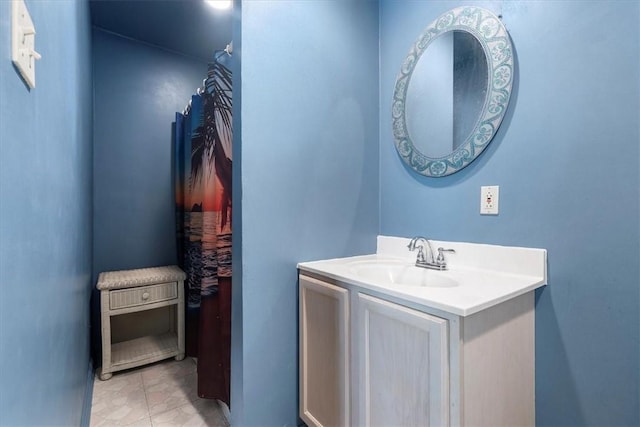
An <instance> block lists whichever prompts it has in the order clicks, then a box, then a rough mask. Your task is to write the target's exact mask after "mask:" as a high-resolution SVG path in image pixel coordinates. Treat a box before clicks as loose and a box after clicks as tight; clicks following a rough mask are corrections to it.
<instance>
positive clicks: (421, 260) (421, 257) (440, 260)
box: [407, 236, 456, 271]
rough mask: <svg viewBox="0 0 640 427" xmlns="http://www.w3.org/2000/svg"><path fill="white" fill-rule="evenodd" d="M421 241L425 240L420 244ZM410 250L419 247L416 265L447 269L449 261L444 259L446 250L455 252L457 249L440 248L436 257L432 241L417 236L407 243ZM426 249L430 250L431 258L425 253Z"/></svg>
mask: <svg viewBox="0 0 640 427" xmlns="http://www.w3.org/2000/svg"><path fill="white" fill-rule="evenodd" d="M419 242H424V243H422V244H419ZM407 248H409V250H410V251H412V252H413V251H415V250H416V248H418V256H417V257H416V267H422V268H429V269H432V270H439V271H442V270H446V269H447V262H446V260H445V259H444V252H450V253H455V252H456V251H455V250H453V249H445V248H438V257H437V258H434V256H433V248H432V247H431V242H430V241H429V239H426V238H424V237H422V236H416V237H414V238H413V239H411V241H410V242H409V244H408V245H407ZM425 249H428V250H429V258H428V259H427V257H426V256H425V254H424V251H425Z"/></svg>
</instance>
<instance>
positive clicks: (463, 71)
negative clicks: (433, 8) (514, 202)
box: [392, 6, 514, 177]
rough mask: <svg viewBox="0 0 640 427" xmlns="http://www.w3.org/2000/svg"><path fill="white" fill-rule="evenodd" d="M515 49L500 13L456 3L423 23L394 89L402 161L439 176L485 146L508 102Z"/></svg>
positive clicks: (459, 166)
mask: <svg viewBox="0 0 640 427" xmlns="http://www.w3.org/2000/svg"><path fill="white" fill-rule="evenodd" d="M512 52H513V48H512V46H511V40H510V39H509V35H508V33H507V30H506V28H505V27H504V25H503V24H502V22H501V21H500V19H499V18H498V17H497V16H495V15H494V14H493V13H491V12H490V11H488V10H485V9H482V8H479V7H472V6H465V7H459V8H456V9H452V10H450V11H448V12H446V13H444V14H443V15H441V16H440V17H438V19H436V20H435V21H434V22H432V23H431V24H430V25H429V26H427V28H425V30H424V31H423V33H422V34H420V36H419V37H418V40H417V41H416V42H415V43H414V44H413V46H412V47H411V50H410V51H409V54H408V55H407V57H406V59H405V60H404V62H403V63H402V65H401V67H400V73H399V74H398V77H397V79H396V85H395V90H394V93H393V105H392V119H393V136H394V139H395V144H396V149H397V150H398V154H399V155H400V157H401V158H402V160H403V161H404V162H405V163H407V164H408V165H409V166H410V167H411V168H412V169H413V170H414V171H416V172H418V173H420V174H422V175H426V176H431V177H442V176H447V175H450V174H452V173H455V172H457V171H459V170H460V169H462V168H464V167H465V166H467V165H468V164H469V163H471V162H472V161H473V160H474V159H475V158H476V157H478V155H480V153H482V151H483V150H484V149H485V148H486V146H487V145H488V144H489V142H491V140H492V139H493V137H494V136H495V133H496V131H497V129H498V127H499V126H500V123H501V122H502V119H503V118H504V114H505V112H506V109H507V106H508V104H509V98H510V96H511V87H512V81H513V75H514V64H513V55H512Z"/></svg>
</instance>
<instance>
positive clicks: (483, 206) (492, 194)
mask: <svg viewBox="0 0 640 427" xmlns="http://www.w3.org/2000/svg"><path fill="white" fill-rule="evenodd" d="M499 201H500V187H499V186H498V185H487V186H482V187H480V214H482V215H498V206H499Z"/></svg>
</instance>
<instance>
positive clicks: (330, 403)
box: [300, 276, 350, 426]
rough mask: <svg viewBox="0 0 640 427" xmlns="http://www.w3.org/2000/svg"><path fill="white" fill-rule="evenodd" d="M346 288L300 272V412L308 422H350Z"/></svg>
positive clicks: (321, 423) (326, 423) (313, 423)
mask: <svg viewBox="0 0 640 427" xmlns="http://www.w3.org/2000/svg"><path fill="white" fill-rule="evenodd" d="M348 325H349V308H348V291H347V290H346V289H342V288H339V287H337V286H333V285H331V284H328V283H324V282H321V281H319V280H315V279H312V278H309V277H305V276H300V346H301V350H300V416H301V418H302V419H303V420H304V421H305V422H306V423H307V425H309V426H346V425H348V424H349V422H348V420H349V405H348V399H349V380H350V375H349V334H348Z"/></svg>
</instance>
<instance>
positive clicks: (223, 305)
mask: <svg viewBox="0 0 640 427" xmlns="http://www.w3.org/2000/svg"><path fill="white" fill-rule="evenodd" d="M229 62H230V55H229V54H227V53H226V52H224V51H220V52H216V53H215V54H214V61H213V62H211V63H210V64H209V67H208V73H207V78H206V80H205V83H204V87H203V88H201V89H199V90H198V92H197V93H196V94H195V95H193V96H192V97H191V106H190V108H187V109H186V110H185V112H184V113H176V122H175V124H174V140H175V186H176V188H175V196H176V239H177V248H178V264H179V265H180V267H181V268H182V269H183V270H184V271H185V272H186V273H187V280H186V281H185V295H186V298H185V299H186V300H187V301H186V309H185V313H186V331H185V335H186V340H185V341H186V343H185V344H186V353H187V356H192V357H197V360H198V395H199V396H200V397H204V398H209V399H219V400H222V401H223V402H225V403H226V404H227V405H229V400H230V399H229V394H230V372H231V369H230V368H231V366H230V360H231V241H232V239H231V164H232V156H231V144H232V129H231V123H232V122H231V119H232V114H231V113H232V111H231V107H232V91H231V90H232V86H231V70H230V68H229Z"/></svg>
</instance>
